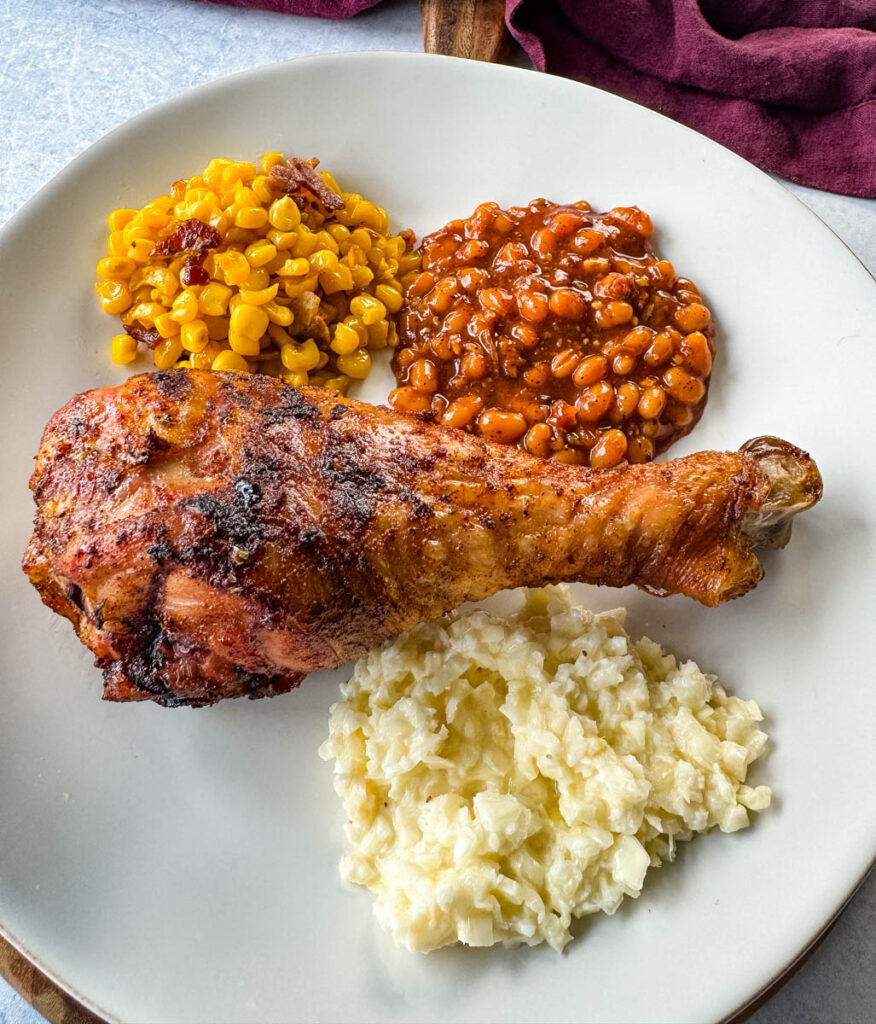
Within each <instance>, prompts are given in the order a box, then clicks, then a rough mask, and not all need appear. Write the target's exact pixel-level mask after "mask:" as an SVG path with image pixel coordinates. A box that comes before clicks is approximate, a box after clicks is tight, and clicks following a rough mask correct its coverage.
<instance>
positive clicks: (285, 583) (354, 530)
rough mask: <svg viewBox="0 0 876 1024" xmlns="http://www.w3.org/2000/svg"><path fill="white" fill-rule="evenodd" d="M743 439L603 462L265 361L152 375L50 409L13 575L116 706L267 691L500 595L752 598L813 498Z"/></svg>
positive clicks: (791, 460) (809, 484)
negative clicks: (440, 417)
mask: <svg viewBox="0 0 876 1024" xmlns="http://www.w3.org/2000/svg"><path fill="white" fill-rule="evenodd" d="M749 444H750V451H749V452H746V451H744V450H743V451H742V452H733V453H719V452H703V453H700V454H698V455H693V456H689V457H687V458H683V459H676V460H674V461H672V462H667V463H664V464H663V465H639V466H622V467H618V468H617V469H612V470H602V471H594V470H589V469H582V468H578V467H573V466H564V465H561V464H556V463H551V462H543V461H539V460H537V459H534V458H531V457H530V456H528V455H526V454H524V453H523V452H521V451H520V450H518V449H516V448H509V447H503V446H496V445H489V444H485V443H484V442H482V441H480V440H479V439H478V438H475V437H472V436H470V435H468V434H464V433H461V432H459V431H455V430H452V429H449V428H445V427H441V426H437V425H434V424H431V423H427V422H423V421H421V420H419V419H417V418H414V417H409V416H404V415H400V414H397V413H393V412H391V411H389V410H388V409H385V408H382V407H378V408H375V407H373V406H370V405H365V404H363V403H359V402H353V401H348V400H346V399H342V398H338V397H337V396H336V395H334V394H333V393H332V392H329V391H323V390H321V389H318V388H302V389H296V388H291V387H287V386H285V385H283V384H281V383H279V382H278V381H276V380H274V379H272V378H268V377H264V376H258V375H253V376H249V375H242V376H239V375H236V374H218V373H211V372H207V371H185V370H179V371H175V372H171V373H154V374H145V375H143V376H139V377H133V378H131V379H130V380H129V381H127V382H126V383H125V384H123V385H121V386H120V387H108V388H102V389H100V390H97V391H90V392H87V393H86V394H82V395H78V396H77V397H76V398H74V399H73V400H72V401H71V402H69V403H68V404H67V405H66V406H65V407H64V408H63V409H61V410H60V411H59V412H57V413H56V414H55V415H54V416H53V417H52V419H51V421H50V422H49V424H48V426H47V427H46V431H45V434H44V436H43V442H42V446H41V448H40V452H39V454H38V456H37V460H36V470H35V472H34V475H33V478H32V480H31V488H32V490H33V493H34V498H35V500H36V504H37V513H36V519H35V529H34V534H33V537H32V539H31V542H30V545H29V547H28V549H27V552H26V554H25V557H24V570H25V572H26V573H27V574H28V575H29V576H30V579H31V581H32V582H33V584H34V586H36V588H37V589H38V590H39V592H40V595H41V596H42V599H43V601H45V603H46V604H47V605H49V607H50V608H53V609H54V610H55V611H57V612H59V613H60V614H61V615H65V616H66V617H67V618H69V619H70V620H71V621H72V622H73V624H74V626H75V628H76V631H77V633H78V634H79V637H80V639H81V640H82V642H83V643H84V644H86V645H87V646H88V647H90V648H91V650H92V651H94V653H95V654H96V655H97V664H98V665H99V666H101V667H102V668H103V669H104V673H105V677H106V683H105V690H104V695H105V696H106V697H107V698H109V699H110V700H141V699H151V700H155V701H158V702H159V703H161V704H166V705H176V704H195V705H200V704H208V703H211V702H213V701H216V700H219V699H220V698H222V697H232V696H239V695H242V694H247V695H249V696H253V697H254V696H265V695H269V694H275V693H280V692H283V691H285V690H289V689H291V688H292V687H293V686H295V685H297V683H298V682H300V680H301V679H302V678H303V677H304V676H305V675H306V674H307V673H308V672H312V671H314V670H315V669H320V668H330V667H334V666H336V665H339V664H341V663H342V662H344V661H347V660H348V659H350V658H355V657H358V656H359V655H361V654H362V653H363V652H365V651H367V650H369V649H370V648H372V647H374V646H376V645H377V644H379V643H381V642H383V641H384V640H386V639H388V638H390V637H393V636H395V635H396V634H398V633H400V632H401V631H402V630H405V629H409V628H410V627H412V626H413V625H415V624H416V623H418V622H422V621H424V620H428V619H434V618H436V617H438V616H440V615H442V614H444V613H445V612H447V611H448V610H449V609H451V608H455V607H456V606H457V605H460V604H462V603H463V602H464V601H468V600H478V599H480V598H484V597H486V596H488V595H489V594H492V593H495V592H496V591H497V590H500V589H502V588H504V587H516V586H533V585H540V584H543V583H547V582H557V581H560V580H583V581H586V582H589V583H601V584H608V585H610V586H616V587H620V586H624V585H626V584H630V583H634V584H637V585H639V586H641V587H644V588H646V589H648V590H651V591H654V592H657V593H682V594H688V595H689V596H691V597H693V598H695V599H696V600H698V601H701V602H703V603H704V604H707V605H716V604H718V603H719V602H720V601H725V600H727V599H729V598H732V597H736V596H737V595H739V594H742V593H744V592H745V591H746V590H748V589H750V588H751V587H753V586H754V585H755V584H756V583H757V582H758V580H759V579H760V578H761V576H762V569H761V567H760V564H759V563H758V561H757V559H756V558H755V557H754V555H753V554H752V552H751V546H752V537H753V536H755V535H756V534H757V533H758V531H761V532H765V533H766V535H767V538H766V539H767V541H768V542H770V543H772V544H774V545H775V544H777V543H778V544H780V543H783V542H784V540H786V539H787V536H786V528H785V527H783V526H782V522H781V521H782V519H783V517H787V515H788V514H790V513H792V512H793V511H797V510H799V508H802V507H806V506H807V505H809V504H812V503H813V502H814V501H816V500H817V499H818V497H819V495H820V492H821V481H820V479H819V477H818V471H817V469H816V468H815V465H814V463H813V462H812V460H811V459H810V458H809V457H808V456H807V455H806V454H805V453H803V452H801V451H799V450H798V449H795V448H792V447H791V446H790V445H787V444H786V443H785V442H783V441H775V440H773V439H760V440H759V441H757V442H750V443H749Z"/></svg>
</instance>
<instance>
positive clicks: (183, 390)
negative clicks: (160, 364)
mask: <svg viewBox="0 0 876 1024" xmlns="http://www.w3.org/2000/svg"><path fill="white" fill-rule="evenodd" d="M152 380H154V381H155V387H156V389H157V391H158V393H159V395H165V396H166V397H167V398H179V399H183V398H188V396H189V395H190V394H191V390H192V380H191V377H189V375H188V373H186V371H185V370H161V371H160V372H159V373H153V374H152Z"/></svg>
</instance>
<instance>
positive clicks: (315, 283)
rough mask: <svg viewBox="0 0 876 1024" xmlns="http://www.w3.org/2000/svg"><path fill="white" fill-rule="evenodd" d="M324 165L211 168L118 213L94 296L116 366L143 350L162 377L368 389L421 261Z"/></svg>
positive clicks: (271, 156)
mask: <svg viewBox="0 0 876 1024" xmlns="http://www.w3.org/2000/svg"><path fill="white" fill-rule="evenodd" d="M316 163H317V162H316V161H304V160H300V159H298V158H295V157H292V158H288V159H287V158H286V157H284V155H283V154H282V153H277V152H271V153H266V154H265V155H264V156H263V157H262V158H261V160H260V161H259V163H258V165H256V164H253V163H248V162H244V161H235V160H224V159H215V160H211V161H210V163H209V164H208V165H207V167H206V168H205V169H204V171H203V172H202V173H201V174H199V175H195V176H194V177H191V178H188V179H184V180H181V181H177V182H175V183H174V184H173V186H172V188H171V189H170V191H169V192H167V193H165V194H163V195H160V196H157V197H156V198H155V199H153V200H152V201H151V202H149V203H147V204H146V205H145V206H143V207H142V208H141V209H139V210H134V209H118V210H113V211H112V213H110V215H109V218H108V223H109V236H108V239H107V250H108V255H107V256H106V257H104V258H103V259H101V260H100V261H99V262H98V264H97V275H98V278H99V280H98V282H97V284H96V290H97V297H98V301H99V303H100V306H101V308H102V309H103V310H104V312H106V313H110V314H113V315H119V316H120V317H121V321H122V325H123V327H124V329H125V330H124V333H120V334H117V335H116V336H115V337H114V338H113V339H112V345H111V356H112V359H113V362H115V363H117V364H120V365H125V364H127V363H130V362H132V361H133V360H134V359H135V358H136V356H137V354H138V348H139V346H140V345H145V346H146V347H147V348H148V349H149V350H151V353H152V359H153V361H154V363H155V366H156V367H158V368H159V369H162V370H164V369H169V368H171V367H174V366H182V367H188V366H191V367H195V368H198V369H210V368H212V369H215V370H237V371H259V372H262V373H269V374H272V375H274V376H281V377H283V379H284V380H285V381H286V382H287V383H289V384H294V385H302V384H307V383H313V384H320V385H322V386H325V387H329V388H332V389H334V390H337V391H341V392H344V391H346V390H347V387H348V386H349V383H350V381H351V380H360V379H364V378H365V377H366V376H367V375H368V372H369V370H370V368H371V353H372V352H373V351H375V350H377V349H382V348H386V347H393V346H395V345H396V344H397V343H398V336H397V334H396V329H395V324H394V321H393V314H395V313H397V312H398V310H399V309H400V307H401V305H402V295H403V291H404V286H405V282H406V281H407V280H409V279H410V278H411V277H412V276H415V275H416V272H417V271H418V269H419V266H420V257H419V255H418V254H415V253H414V252H413V251H412V248H411V247H412V244H413V241H414V238H413V234H412V233H411V232H408V231H405V232H402V233H401V234H396V235H392V234H390V233H389V219H388V217H387V213H386V211H385V210H384V209H382V208H381V207H380V206H377V205H375V204H374V203H371V202H369V201H368V200H366V199H364V198H363V197H362V196H361V195H359V194H357V193H350V192H341V190H340V188H339V186H338V184H337V182H336V181H335V180H334V178H333V177H332V176H331V174H329V173H328V172H326V171H320V172H316V171H315V170H314V168H315V166H316ZM290 169H291V170H290ZM293 172H294V173H293ZM284 175H285V177H284Z"/></svg>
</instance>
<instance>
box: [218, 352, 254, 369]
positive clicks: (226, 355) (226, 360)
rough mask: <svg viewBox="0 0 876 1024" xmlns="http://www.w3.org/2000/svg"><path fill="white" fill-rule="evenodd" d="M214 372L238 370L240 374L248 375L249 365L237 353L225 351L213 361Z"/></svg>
mask: <svg viewBox="0 0 876 1024" xmlns="http://www.w3.org/2000/svg"><path fill="white" fill-rule="evenodd" d="M211 369H213V370H237V372H238V373H248V372H249V363H248V362H247V361H246V360H245V359H244V358H243V356H242V355H239V354H238V353H237V352H232V351H231V350H230V349H227V348H226V349H223V350H222V351H221V352H220V353H219V355H218V356H216V358H215V359H214V360H213V366H212V367H211Z"/></svg>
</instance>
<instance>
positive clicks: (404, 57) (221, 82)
mask: <svg viewBox="0 0 876 1024" xmlns="http://www.w3.org/2000/svg"><path fill="white" fill-rule="evenodd" d="M351 58H359V59H366V60H371V59H375V58H376V59H377V60H378V61H387V62H389V63H404V62H408V61H409V62H413V63H421V62H423V61H430V62H433V63H436V64H437V63H444V64H449V63H451V62H453V63H464V64H466V65H475V66H477V65H480V68H481V69H484V70H483V73H485V74H488V75H496V74H498V75H503V74H506V75H511V76H521V75H527V76H528V75H534V76H537V77H538V78H540V79H543V78H549V79H552V80H553V82H554V83H561V85H562V87H563V88H566V89H568V90H569V91H570V92H571V91H573V90H575V91H577V90H579V89H584V90H586V91H587V92H588V93H597V94H601V95H603V96H605V95H607V96H610V97H611V99H612V101H614V102H619V103H622V104H626V105H629V106H631V107H636V108H637V109H638V110H640V111H645V112H646V115H650V117H653V118H659V119H660V120H662V121H666V122H669V123H670V124H672V125H673V126H674V129H673V130H675V129H679V128H680V129H682V130H683V131H684V132H686V133H689V134H690V135H693V136H695V137H697V139H699V140H700V143H702V142H706V143H708V144H709V146H711V147H713V148H715V149H717V150H720V151H722V152H723V153H724V154H725V155H726V156H729V157H731V158H732V159H733V160H734V161H735V162H736V164H737V167H740V168H745V173H753V174H754V175H755V176H756V177H758V178H760V179H761V181H764V180H765V181H767V182H769V184H770V186H771V187H772V188H773V189H775V190H777V194H781V195H783V196H785V197H790V198H791V199H793V200H794V201H795V203H796V204H797V206H798V207H799V208H801V209H802V210H803V211H805V213H806V214H808V216H809V217H810V218H812V219H814V220H815V221H816V222H817V223H818V224H819V225H820V226H821V227H822V228H823V229H825V230H826V231H827V232H828V233H829V234H830V235H831V236H832V237H833V239H834V240H835V241H836V242H838V243H839V245H840V246H841V247H842V248H843V249H844V250H845V251H846V253H848V254H849V255H851V256H852V257H853V259H854V260H855V262H856V263H857V264H858V265H859V267H860V268H861V270H862V271H863V272H864V274H865V275H866V276H867V278H869V280H870V282H871V283H872V284H873V285H874V286H876V274H874V273H873V272H871V271H870V269H869V268H868V267H867V266H866V264H865V263H864V262H863V260H862V259H861V258H860V257H859V256H858V255H857V253H855V252H854V250H853V249H851V247H850V246H849V245H848V244H847V243H846V242H845V241H844V240H843V239H842V238H841V237H840V236H839V235H838V234H837V233H836V232H835V231H834V230H833V228H832V227H831V226H830V225H829V224H827V223H826V222H825V221H824V220H822V219H821V217H819V216H818V214H816V213H815V212H814V211H813V210H812V209H811V208H810V207H808V206H807V205H806V203H805V202H803V200H802V199H800V198H799V197H798V196H797V195H795V194H794V193H793V192H791V191H790V189H788V188H787V187H786V186H785V185H784V184H783V183H782V181H781V180H778V179H777V178H776V177H775V176H773V175H772V174H770V173H768V172H766V171H764V170H762V169H761V168H759V167H757V166H756V165H755V164H753V163H751V162H750V161H748V160H746V159H745V158H744V157H742V156H740V155H739V154H738V153H736V152H734V151H733V150H732V149H729V148H728V147H727V146H724V145H723V144H721V143H719V142H716V141H715V140H714V139H712V138H709V137H708V136H707V135H703V134H702V133H700V132H698V131H696V130H695V129H693V128H690V127H689V126H687V125H685V124H682V123H681V122H679V121H675V120H674V119H672V118H670V117H667V116H666V115H665V114H661V113H659V112H658V111H656V110H652V109H651V108H649V107H646V106H644V105H643V104H639V103H636V102H634V101H632V100H628V99H626V98H625V97H622V96H618V95H617V94H615V93H612V92H610V91H609V90H605V89H599V88H597V87H595V86H592V85H589V84H587V83H585V82H578V81H576V80H575V79H571V78H567V77H565V76H562V75H557V74H551V73H548V72H540V71H537V70H535V69H529V68H524V67H516V66H513V65H508V64H487V63H486V62H481V61H472V60H467V59H465V58H461V57H454V56H450V55H444V54H434V53H425V52H419V51H415V50H386V49H373V50H371V49H356V50H333V51H326V52H323V53H316V54H306V55H301V56H296V57H290V58H287V59H286V60H282V61H271V62H269V63H266V64H260V65H257V66H256V67H249V68H244V69H241V70H239V71H235V72H232V73H230V74H227V75H221V76H219V77H218V78H214V79H211V80H209V81H207V82H202V83H201V84H199V85H196V86H192V87H189V88H187V89H184V90H182V91H181V92H178V93H175V94H174V95H172V96H168V97H166V98H165V99H162V100H160V101H158V102H157V103H154V104H151V105H149V106H147V107H146V108H144V109H143V110H141V111H139V112H138V113H136V114H133V115H132V116H130V117H128V118H126V119H125V120H124V121H122V122H121V123H120V124H118V125H116V126H115V127H114V128H111V129H110V130H109V131H108V132H106V133H105V134H103V135H101V136H100V137H99V138H97V139H95V140H94V141H93V142H91V143H89V144H88V145H87V146H86V147H85V148H84V149H82V150H81V151H80V152H79V153H77V154H76V155H75V156H74V157H72V158H71V159H70V160H68V161H67V163H65V164H64V165H63V166H62V167H61V168H59V170H58V171H56V172H55V174H53V175H52V176H51V177H50V178H49V179H48V181H46V182H45V183H44V184H43V185H42V186H41V187H40V188H39V189H38V190H37V191H36V192H35V193H34V194H33V195H32V196H31V197H30V198H29V199H28V200H27V201H26V202H25V203H23V204H22V205H21V206H20V207H19V208H18V209H17V210H16V211H15V212H14V213H13V214H12V216H11V217H9V219H8V220H7V221H6V222H5V223H4V224H2V225H0V254H2V252H3V251H4V250H5V249H6V248H7V245H8V244H9V242H10V240H11V239H12V238H13V237H14V235H15V233H16V232H17V231H19V230H20V228H21V227H22V226H24V225H25V224H26V223H27V220H28V219H29V218H30V217H32V216H35V215H38V214H39V212H40V208H41V207H42V205H43V204H45V203H46V202H49V201H51V200H52V198H53V197H54V194H55V193H56V192H58V191H59V190H63V189H64V187H65V186H66V184H67V181H68V179H70V178H73V177H74V176H75V175H77V174H79V173H81V168H82V165H87V164H88V162H89V161H96V160H98V159H99V158H100V156H101V153H102V152H103V151H104V150H105V149H106V148H114V147H115V146H116V145H117V144H118V143H122V144H123V143H124V139H125V136H126V135H127V134H128V133H130V132H133V131H137V130H139V128H140V127H141V126H142V125H148V123H149V122H150V121H151V120H152V119H153V118H159V119H160V118H162V117H163V116H165V115H166V114H167V113H169V112H171V111H172V110H173V109H174V108H175V107H178V106H180V105H185V104H188V103H190V102H191V101H192V100H197V98H198V96H200V95H201V94H204V95H208V94H210V93H211V92H214V91H220V90H222V89H224V88H228V87H230V86H232V85H233V83H235V82H246V81H249V80H251V79H257V78H258V77H259V76H261V75H264V74H269V73H272V72H276V71H278V70H279V69H282V68H285V67H288V66H292V65H295V66H298V65H301V64H304V63H317V64H331V63H333V62H337V61H348V60H350V59H351ZM486 68H489V71H487V70H485V69H486ZM470 70H472V71H473V70H474V68H472V69H470ZM475 73H481V71H480V70H479V71H476V72H475ZM816 191H823V190H816ZM827 194H834V193H827ZM837 194H838V193H837ZM874 867H876V842H874V849H873V851H872V853H871V858H870V860H869V862H868V863H867V865H866V867H865V868H864V870H863V872H861V873H860V874H859V875H858V876H857V877H856V878H855V879H854V880H852V882H851V883H850V884H849V887H848V888H846V887H843V888H844V895H843V896H842V898H841V899H840V901H839V902H838V903H837V904H835V905H834V906H833V907H832V908H831V910H830V912H829V914H828V916H827V917H826V918H825V919H824V920H823V922H822V924H821V925H820V926H819V927H817V928H816V930H815V932H814V933H813V934H811V935H810V936H809V937H808V938H806V940H805V941H804V942H803V943H802V944H801V945H800V946H799V948H798V950H797V952H796V953H795V954H794V955H793V956H792V957H791V958H790V959H789V960H788V961H787V963H785V964H784V965H783V966H782V967H781V968H780V969H779V970H778V971H777V972H776V973H775V974H774V975H773V976H772V977H771V978H770V979H769V980H768V981H767V982H765V983H764V984H763V985H761V986H760V987H759V988H758V990H757V991H756V992H753V993H752V994H751V995H749V996H747V997H746V998H745V999H744V1001H742V1002H740V1003H738V1004H737V1005H736V1006H735V1007H734V1008H733V1009H732V1010H731V1012H730V1013H728V1014H727V1015H725V1016H724V1017H722V1018H721V1021H720V1024H732V1022H734V1021H736V1020H737V1019H738V1018H739V1017H740V1016H741V1015H743V1014H745V1012H746V1010H748V1009H749V1008H750V1007H752V1006H753V1004H755V1003H757V1002H758V1001H759V1000H760V999H761V998H762V997H763V996H764V995H767V996H768V998H771V997H772V995H773V994H775V991H778V989H779V988H780V987H781V985H782V984H784V983H785V982H786V981H787V980H789V978H790V977H791V975H792V973H793V971H794V969H795V968H796V967H797V966H798V965H800V963H801V961H803V960H804V959H805V958H806V956H807V954H808V953H809V952H810V951H811V950H812V949H813V948H814V947H815V946H816V944H817V943H818V942H819V940H820V939H821V938H822V937H823V936H824V935H826V933H827V932H828V931H829V930H830V928H831V927H832V926H833V925H834V924H835V923H836V921H837V920H838V918H839V917H840V916H841V914H842V913H843V911H844V910H845V908H846V907H847V905H848V904H849V903H850V902H851V900H852V899H853V898H854V896H855V894H856V893H857V891H858V889H859V888H860V887H861V885H862V884H863V883H864V882H865V880H866V879H867V877H868V875H869V874H870V872H871V871H872V870H873V869H874ZM2 914H3V908H2V907H0V915H2ZM0 938H2V939H4V940H5V941H6V942H8V943H9V945H10V946H11V947H12V948H13V949H15V950H16V951H17V952H18V953H19V954H20V955H21V956H23V957H24V958H25V959H26V960H27V961H28V962H29V963H31V964H32V965H33V966H34V967H35V968H36V969H37V970H38V971H39V972H40V973H41V974H42V975H43V976H44V977H45V978H46V979H47V980H48V981H49V982H50V983H51V984H52V985H54V986H56V987H57V988H58V989H60V990H61V991H62V992H63V993H65V994H66V995H67V996H70V997H71V998H73V999H74V1000H76V1001H77V1002H79V1003H81V1004H82V1005H83V1006H84V1007H85V1008H86V1009H87V1010H88V1011H89V1012H91V1013H93V1014H95V1015H96V1016H98V1017H99V1018H101V1019H102V1020H103V1021H105V1022H106V1024H121V1018H119V1017H116V1016H114V1015H113V1014H111V1013H109V1012H108V1011H107V1010H105V1009H103V1008H102V1007H100V1006H99V1005H98V1004H97V1003H95V1002H93V1001H92V1000H91V999H90V998H89V997H88V996H87V995H85V994H84V993H83V992H81V991H79V990H78V989H77V988H76V987H75V986H74V985H72V984H71V983H70V982H68V981H67V980H66V979H65V978H64V977H62V976H61V974H60V973H59V972H58V971H56V970H55V969H54V968H53V967H51V965H49V964H48V963H45V962H44V961H43V960H42V959H41V958H40V957H39V956H38V955H37V954H35V953H33V952H32V951H31V950H30V949H29V948H28V947H27V946H26V945H25V943H23V942H22V941H21V940H19V939H18V938H17V937H16V936H15V935H14V934H13V933H12V932H11V931H10V930H9V928H7V927H6V926H5V925H4V924H3V921H2V920H0Z"/></svg>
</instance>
